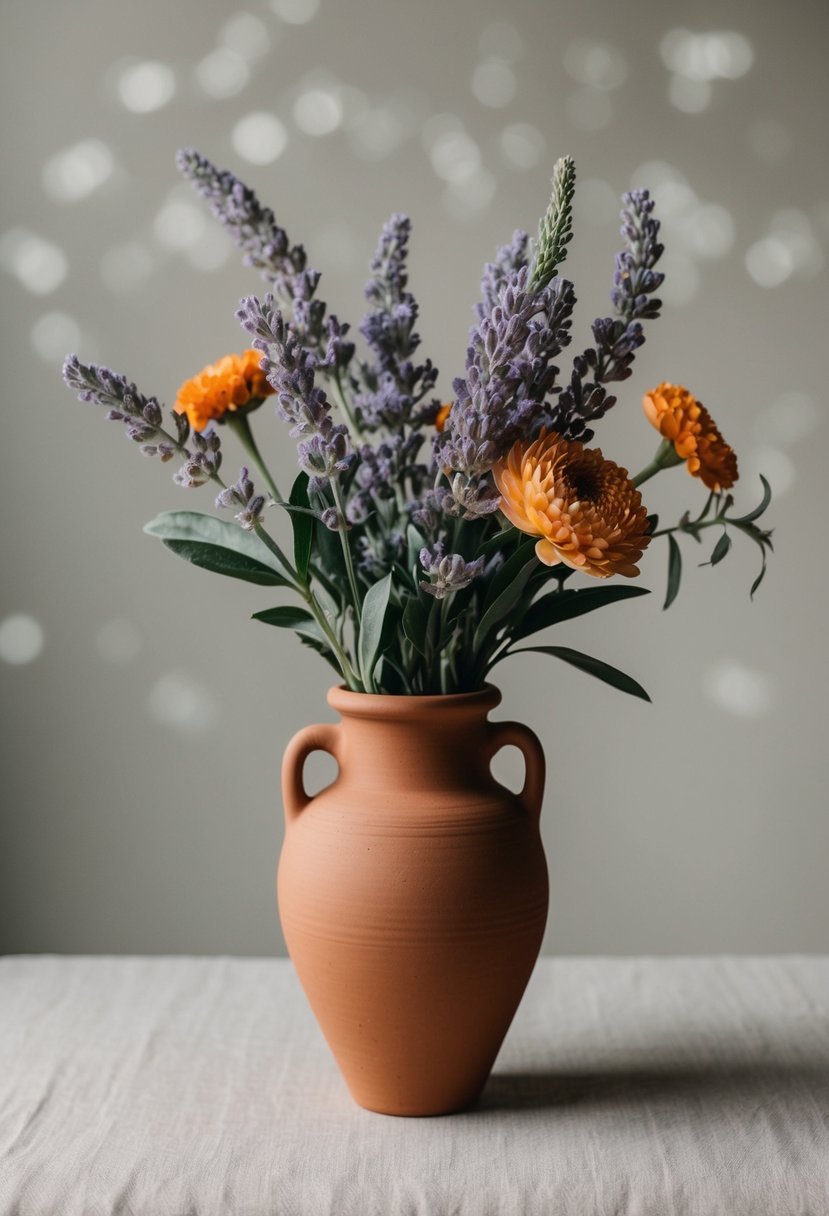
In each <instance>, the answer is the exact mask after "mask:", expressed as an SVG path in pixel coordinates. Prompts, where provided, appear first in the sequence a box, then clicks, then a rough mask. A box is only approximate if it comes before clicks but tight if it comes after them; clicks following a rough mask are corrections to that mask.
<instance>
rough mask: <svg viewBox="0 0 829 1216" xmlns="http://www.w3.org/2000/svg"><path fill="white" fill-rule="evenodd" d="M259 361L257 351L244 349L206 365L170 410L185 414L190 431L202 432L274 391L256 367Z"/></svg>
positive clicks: (184, 385)
mask: <svg viewBox="0 0 829 1216" xmlns="http://www.w3.org/2000/svg"><path fill="white" fill-rule="evenodd" d="M261 358H262V355H261V353H260V352H259V351H258V350H245V351H242V353H241V355H225V356H224V358H223V359H219V361H218V362H217V363H208V365H207V367H204V368H202V370H201V371H200V372H199V374H198V375H197V376H193V377H192V379H190V380H185V382H184V384H182V386H181V388H180V389H179V390H178V395H177V397H176V403H175V405H174V406H173V408H174V409H175V411H176V412H177V413H179V414H186V415H187V418H188V420H189V422H190V425H191V426H192V428H193V430H195V431H203V430H204V428H205V427H206V426H207V424H208V422H211V421H212V420H214V419H216V420H219V419H222V418H223V417H224V416H225V414H226V413H228V411H230V412H233V411H235V410H238V409H240V408H241V407H242V406H243V405H248V404H249V403H250V402H251V401H261V399H262V398H263V397H267V396H269V394H271V393H272V392H273V391H274V390H273V388H272V387H271V385H270V384H269V383H268V381H267V380H266V379H265V375H264V373H263V372H262V371H261V370H260V368H259V362H260V360H261Z"/></svg>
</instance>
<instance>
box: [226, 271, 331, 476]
mask: <svg viewBox="0 0 829 1216" xmlns="http://www.w3.org/2000/svg"><path fill="white" fill-rule="evenodd" d="M236 316H237V317H238V319H239V321H240V322H241V324H242V327H243V328H244V329H246V330H247V332H248V333H249V334H251V335H252V339H253V345H254V346H255V347H256V349H257V350H261V351H262V352H263V359H262V364H261V366H262V370H263V371H264V373H265V375H266V376H267V378H268V381H269V383H270V384H272V385H273V387H274V389H275V391H276V412H277V413H278V414H279V416H280V418H282V419H283V421H285V422H287V423H289V424H290V426H291V434H292V435H301V436H303V438H302V441H301V442H300V443H299V444H298V445H297V450H298V453H299V463H300V466H301V467H302V468H303V469H305V471H306V472H307V473H308V475H309V477H310V479H311V480H310V482H309V490H311V491H313V492H319V491H320V490H323V489H325V487H326V486H327V485H328V483H329V481H330V479H331V478H332V477H334V476H336V475H337V474H339V473H344V472H345V471H346V470H347V469H348V467H349V465H350V463H351V461H352V460H353V458H354V451H353V448H352V445H351V437H350V435H349V432H348V428H347V427H345V426H343V425H342V424H339V425H335V424H334V422H333V420H332V418H331V406H330V403H329V401H328V398H327V397H326V394H325V391H324V389H321V388H320V387H319V386H318V385H317V384H316V382H315V381H316V366H317V365H316V361H315V359H314V356H313V355H312V354H311V353H310V352H309V351H308V350H307V349H306V348H305V346H303V344H302V342H301V341H300V339H299V337H298V336H297V334H296V332H295V331H294V329H293V327H292V326H291V325H290V324H289V323H288V322H286V321H285V319H284V317H283V316H282V313H281V312H280V311H279V310H278V309H277V308H276V306H275V304H274V298H273V296H272V295H270V294H268V295H267V296H266V297H265V300H264V302H260V301H259V300H258V299H257V298H256V296H247V297H246V298H245V299H243V300H242V302H241V304H240V307H239V310H238V312H237V313H236Z"/></svg>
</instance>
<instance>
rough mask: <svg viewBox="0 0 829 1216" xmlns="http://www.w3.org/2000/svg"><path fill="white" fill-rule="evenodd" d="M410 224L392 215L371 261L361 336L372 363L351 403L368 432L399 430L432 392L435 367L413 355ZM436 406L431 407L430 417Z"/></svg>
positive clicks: (415, 310) (413, 419) (415, 343)
mask: <svg viewBox="0 0 829 1216" xmlns="http://www.w3.org/2000/svg"><path fill="white" fill-rule="evenodd" d="M411 227H412V225H411V220H410V219H409V218H408V216H405V215H401V214H399V213H395V214H394V215H392V217H391V218H390V219H389V220H388V221H387V222H386V224H384V226H383V230H382V232H381V234H380V240H379V242H378V245H377V248H376V250H375V252H374V256H373V258H372V259H371V263H370V266H369V270H370V272H371V278H370V279H369V280H368V282H367V283H366V287H365V295H366V299H367V300H368V302H369V305H370V308H369V311H368V312H367V313H366V315H365V316H364V317H363V320H362V322H361V324H360V332H361V333H362V335H363V337H364V338H365V340H366V342H367V344H368V346H369V349H370V350H371V351H372V353H373V355H374V362H373V363H363V364H362V365H361V369H360V370H361V379H362V386H361V387H360V391H359V393H358V395H357V397H356V401H355V404H356V405H357V408H358V410H359V416H360V420H361V422H362V423H363V425H364V426H365V428H366V429H368V430H377V429H378V428H380V427H387V428H388V429H389V430H392V431H394V430H398V429H400V428H401V427H404V426H406V425H409V424H411V423H412V422H414V423H415V424H417V422H418V421H419V418H418V417H415V416H414V412H415V409H416V407H417V406H418V405H419V404H420V402H422V401H423V399H424V398H425V397H426V396H427V394H428V393H430V392H431V391H432V389H433V388H434V386H435V383H436V381H437V375H438V373H437V368H435V367H434V366H433V364H432V362H431V360H429V359H427V360H426V361H425V362H424V363H421V364H417V363H415V362H414V361H413V357H414V353H415V351H416V350H417V348H418V346H419V345H420V335H419V334H418V333H417V332H416V330H415V325H416V324H417V318H418V311H419V310H418V306H417V301H416V300H415V298H414V296H413V295H412V293H411V292H410V291H407V290H406V288H407V284H408V275H407V272H406V259H407V256H408V250H409V236H410V234H411ZM438 405H439V402H435V403H434V406H433V408H432V407H427V409H429V408H432V412H434V409H436V408H437V406H438Z"/></svg>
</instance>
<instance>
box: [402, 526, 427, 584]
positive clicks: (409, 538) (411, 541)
mask: <svg viewBox="0 0 829 1216" xmlns="http://www.w3.org/2000/svg"><path fill="white" fill-rule="evenodd" d="M406 546H407V547H406V564H407V566H408V570H407V571H406V575H407V578H412V577H413V575H412V572H413V571H414V570H419V569H420V550H421V549H423V548H425V547H426V537H425V536H424V535H423V533H422V532H421V531H420V529H419V528H416V527H415V526H414V524H409V526H408V527H407V528H406ZM414 578H415V579H416V578H417V575H416V574H415V575H414ZM415 585H417V584H415Z"/></svg>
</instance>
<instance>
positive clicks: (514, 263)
mask: <svg viewBox="0 0 829 1216" xmlns="http://www.w3.org/2000/svg"><path fill="white" fill-rule="evenodd" d="M529 261H530V237H529V233H527V232H522V231H521V229H520V228H516V230H515V232H513V234H512V240H511V241H510V243H509V244H508V245H499V246H498V249H497V250H496V253H495V261H494V262H487V263H486V265H485V266H484V273H483V277H482V278H481V301H480V303H479V304H476V305H475V311H476V313H477V314H478V319H479V320H481V321H482V320H483V319H484V317H488V316H489V315H490V313H491V312H492V310H493V309H494V308H495V306H496V305H497V303H498V299H499V296H500V295H501V292H502V291H503V289H504V287H505V286H506V285H507V282H508V281H509V279H510V278H511V277H512V276H513V275H514V274H515V272H516V271H517V270H522V269H523V268H524V267H525V266H528V265H529Z"/></svg>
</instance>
